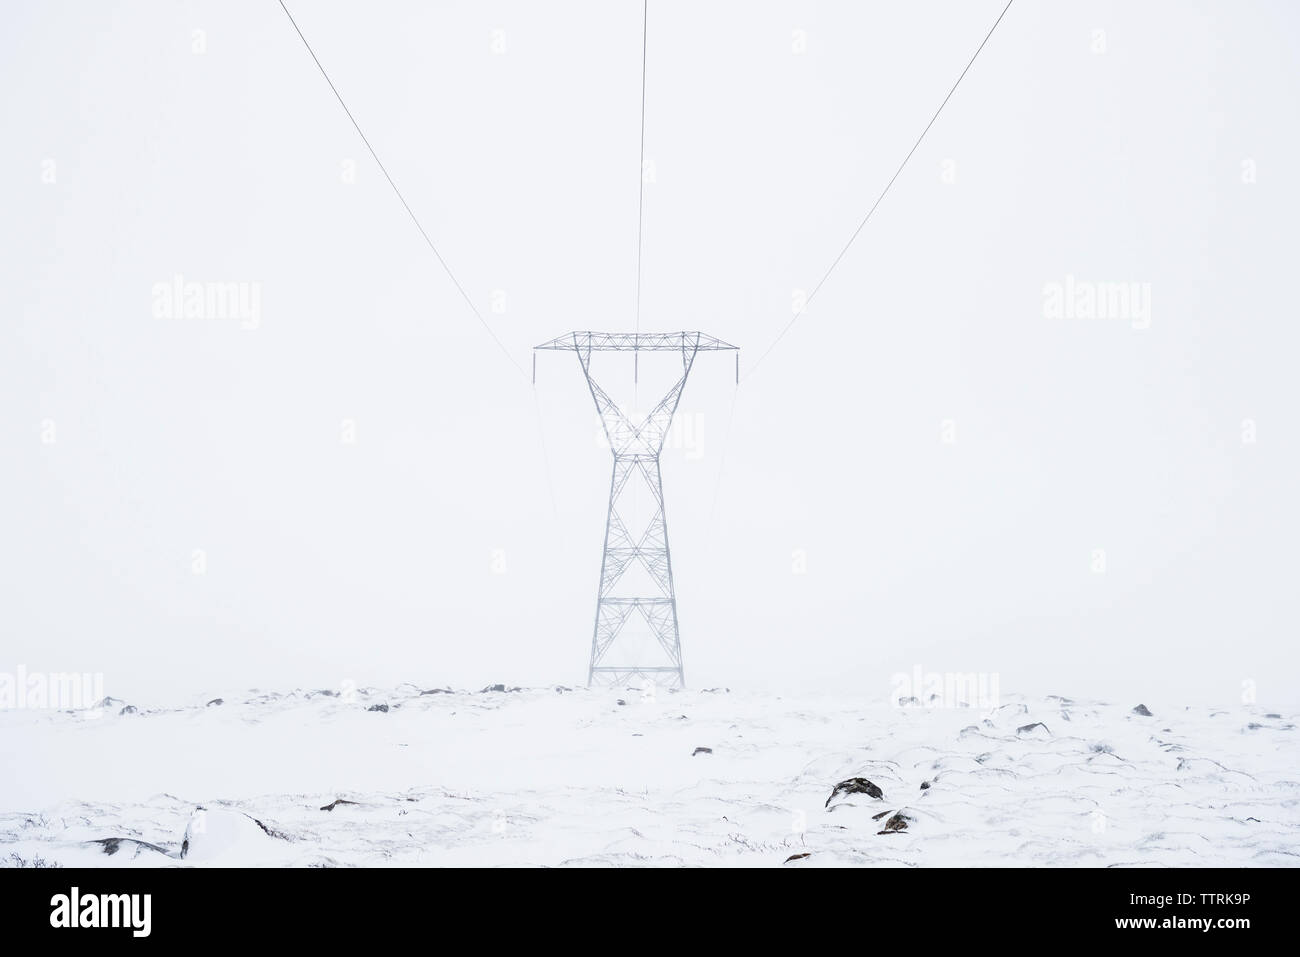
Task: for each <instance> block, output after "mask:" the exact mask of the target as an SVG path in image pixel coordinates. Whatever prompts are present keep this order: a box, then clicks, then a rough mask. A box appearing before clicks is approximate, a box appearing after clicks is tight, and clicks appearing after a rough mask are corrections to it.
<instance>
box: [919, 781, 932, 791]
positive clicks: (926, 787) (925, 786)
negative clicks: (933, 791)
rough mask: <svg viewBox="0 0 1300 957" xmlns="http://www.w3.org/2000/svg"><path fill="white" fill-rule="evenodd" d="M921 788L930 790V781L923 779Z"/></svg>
mask: <svg viewBox="0 0 1300 957" xmlns="http://www.w3.org/2000/svg"><path fill="white" fill-rule="evenodd" d="M921 790H922V791H928V790H930V782H929V781H922V782H921Z"/></svg>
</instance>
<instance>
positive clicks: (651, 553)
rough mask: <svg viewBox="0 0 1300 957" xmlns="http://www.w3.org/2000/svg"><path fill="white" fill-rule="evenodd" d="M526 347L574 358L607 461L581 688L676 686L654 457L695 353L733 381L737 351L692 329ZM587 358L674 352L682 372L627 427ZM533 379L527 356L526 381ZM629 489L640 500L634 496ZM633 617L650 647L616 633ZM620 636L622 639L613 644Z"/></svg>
mask: <svg viewBox="0 0 1300 957" xmlns="http://www.w3.org/2000/svg"><path fill="white" fill-rule="evenodd" d="M535 349H549V350H554V351H569V350H572V351H573V352H574V353H576V354H577V356H578V361H579V363H581V365H582V374H583V375H584V376H585V377H586V379H587V387H588V388H589V389H590V390H591V397H592V399H594V400H595V402H596V411H597V412H598V413H599V415H600V421H601V425H602V427H603V428H604V430H605V437H606V438H607V439H608V440H609V448H610V451H611V452H612V453H613V454H614V471H613V474H612V475H611V477H610V482H609V511H608V512H607V514H606V518H605V550H604V553H603V555H602V557H601V560H600V588H599V590H598V591H597V594H596V624H595V627H594V629H593V631H592V636H591V664H590V665H589V666H588V669H587V684H589V685H590V684H595V683H608V684H624V683H626V682H628V681H631V680H632V679H635V678H645V679H648V680H650V681H652V682H654V683H655V684H656V685H665V686H667V687H669V688H682V687H685V684H686V678H685V674H684V672H683V670H682V642H681V634H680V632H679V631H678V627H677V596H676V592H675V591H674V589H673V562H672V555H671V553H670V552H669V549H668V522H667V519H666V518H665V516H664V491H663V477H662V475H661V474H660V471H659V453H660V452H661V451H663V447H664V439H665V438H666V437H667V435H668V427H669V426H670V425H671V424H672V420H673V414H674V413H675V412H676V411H677V403H678V401H679V400H680V399H681V396H682V389H683V388H685V386H686V379H687V377H688V376H689V375H690V374H691V367H692V366H693V365H694V364H695V356H696V355H697V354H698V353H700V352H722V351H728V350H729V351H734V352H735V353H736V370H737V378H738V379H739V370H740V350H739V348H738V347H737V346H733V345H730V344H728V343H726V342H723V341H722V340H720V339H715V338H714V337H713V336H707V335H705V334H704V333H702V332H653V333H633V332H627V333H615V332H573V333H570V334H569V335H567V336H560V337H559V338H557V339H552V340H551V341H550V342H544V343H542V344H541V345H539V346H536V347H535ZM593 352H633V353H638V352H679V353H681V357H682V375H681V378H680V379H678V380H677V382H676V384H675V385H673V386H672V388H670V389H669V390H668V394H667V395H665V396H664V397H663V398H662V399H661V400H660V401H659V404H658V405H656V406H655V407H654V408H653V409H652V410H651V411H650V414H649V415H647V416H646V417H645V419H644V420H643V421H642V422H641V423H640V424H639V425H634V424H633V423H632V421H631V420H630V419H628V417H627V416H626V415H625V414H624V413H623V410H622V409H620V408H619V407H618V404H617V403H615V402H614V400H613V399H611V398H610V397H609V394H608V393H606V392H605V390H604V389H602V388H601V387H600V386H599V385H598V384H597V382H596V380H595V379H593V378H592V375H591V354H592V353H593ZM536 378H537V355H536V352H534V354H533V381H534V382H535V381H536ZM638 491H641V492H648V495H638V494H637V493H638ZM638 505H639V506H641V508H638ZM634 614H635V615H636V616H638V617H639V618H640V619H641V620H642V621H643V622H644V624H645V626H646V628H647V630H648V634H649V638H650V639H652V640H650V641H642V642H640V644H639V645H638V643H637V642H635V641H631V640H628V636H627V632H626V630H625V626H627V625H628V621H629V619H630V618H633V616H634ZM620 635H622V636H624V640H623V641H622V642H620V641H619V638H620Z"/></svg>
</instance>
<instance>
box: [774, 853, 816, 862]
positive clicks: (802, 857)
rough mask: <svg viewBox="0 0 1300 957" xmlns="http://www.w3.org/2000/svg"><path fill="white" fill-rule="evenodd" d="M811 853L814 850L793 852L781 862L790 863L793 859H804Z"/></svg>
mask: <svg viewBox="0 0 1300 957" xmlns="http://www.w3.org/2000/svg"><path fill="white" fill-rule="evenodd" d="M811 854H812V851H804V852H803V853H802V854H791V855H790V856H789V857H787V858H786V859H785V860H784V861H782V862H781V863H782V864H789V863H790V862H791V861H802V860H803V859H804V858H805V857H808V856H810V855H811Z"/></svg>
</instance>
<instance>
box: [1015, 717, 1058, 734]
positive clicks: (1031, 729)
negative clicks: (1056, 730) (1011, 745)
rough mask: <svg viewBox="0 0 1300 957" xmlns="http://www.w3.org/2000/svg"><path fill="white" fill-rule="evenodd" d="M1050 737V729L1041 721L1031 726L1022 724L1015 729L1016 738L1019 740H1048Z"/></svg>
mask: <svg viewBox="0 0 1300 957" xmlns="http://www.w3.org/2000/svg"><path fill="white" fill-rule="evenodd" d="M1051 735H1052V729H1051V728H1049V727H1048V726H1047V725H1045V724H1043V722H1041V721H1035V722H1034V723H1033V724H1022V725H1021V726H1020V727H1018V728H1016V736H1017V737H1021V738H1028V737H1033V738H1049V737H1051Z"/></svg>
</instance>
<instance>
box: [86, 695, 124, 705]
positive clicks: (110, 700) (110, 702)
mask: <svg viewBox="0 0 1300 957" xmlns="http://www.w3.org/2000/svg"><path fill="white" fill-rule="evenodd" d="M120 704H126V702H125V701H123V700H122V699H121V698H114V697H112V696H111V695H110V696H109V697H107V698H100V699H99V700H98V701H96V702H95V703H94V704H92V705H91V707H92V708H116V707H117V706H118V705H120Z"/></svg>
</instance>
